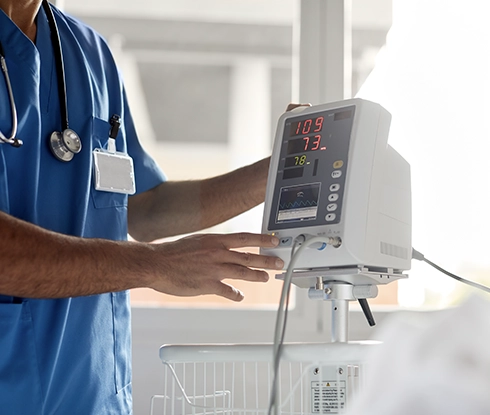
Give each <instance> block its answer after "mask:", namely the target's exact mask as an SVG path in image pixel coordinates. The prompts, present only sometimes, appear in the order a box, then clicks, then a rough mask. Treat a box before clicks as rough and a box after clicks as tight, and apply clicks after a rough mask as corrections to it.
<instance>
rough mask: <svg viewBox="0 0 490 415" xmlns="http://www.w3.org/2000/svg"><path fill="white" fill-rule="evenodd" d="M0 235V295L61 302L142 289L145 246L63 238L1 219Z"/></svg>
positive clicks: (143, 283) (10, 219) (145, 275)
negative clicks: (75, 298)
mask: <svg viewBox="0 0 490 415" xmlns="http://www.w3.org/2000/svg"><path fill="white" fill-rule="evenodd" d="M0 229H1V239H2V246H3V248H2V250H1V251H0V266H1V273H0V294H3V295H11V296H15V297H28V298H63V297H74V296H84V295H91V294H99V293H103V292H110V291H121V290H125V289H129V288H134V287H141V286H145V285H146V284H147V280H146V279H147V273H146V274H145V273H144V272H141V271H142V270H144V267H143V266H140V264H139V262H141V258H146V257H147V255H145V251H147V250H148V249H149V248H148V247H147V246H145V245H144V244H136V243H135V244H131V243H128V242H116V241H108V240H102V239H83V238H76V237H71V236H66V235H62V234H58V233H55V232H50V231H47V230H45V229H42V228H40V227H38V226H35V225H32V224H29V223H26V222H23V221H20V220H18V219H15V218H13V217H11V216H9V215H7V214H5V213H0Z"/></svg>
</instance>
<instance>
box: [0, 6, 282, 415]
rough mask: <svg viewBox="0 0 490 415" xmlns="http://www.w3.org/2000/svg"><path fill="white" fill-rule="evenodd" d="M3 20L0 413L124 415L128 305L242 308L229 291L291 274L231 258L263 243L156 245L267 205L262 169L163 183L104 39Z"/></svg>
mask: <svg viewBox="0 0 490 415" xmlns="http://www.w3.org/2000/svg"><path fill="white" fill-rule="evenodd" d="M0 9H1V10H0V61H1V64H2V72H3V73H2V75H1V76H2V77H3V80H1V81H0V139H1V141H2V144H0V238H1V239H0V240H1V249H0V413H2V414H23V415H24V414H25V415H36V414H43V415H48V414H62V415H65V414H84V415H89V414H97V415H109V414H118V415H120V414H130V413H131V412H132V406H131V367H130V361H131V355H130V350H131V343H130V336H131V335H130V308H129V298H128V292H127V290H128V289H130V288H134V287H150V288H153V289H155V290H157V291H161V292H164V293H168V294H174V295H180V296H193V295H201V294H217V295H220V296H223V297H226V298H228V299H230V300H234V301H240V300H241V299H242V298H243V294H242V293H241V292H239V291H238V290H237V289H235V288H234V287H233V286H231V285H228V284H225V283H223V282H222V280H223V279H224V278H227V279H242V280H247V281H259V282H264V281H266V280H267V274H266V273H265V272H264V271H261V270H258V269H261V268H262V269H281V268H282V265H283V264H282V263H281V261H280V260H277V259H276V258H274V257H267V256H261V255H256V254H247V253H238V252H235V251H234V250H233V248H241V247H267V246H273V245H275V244H277V242H278V241H277V240H276V239H275V238H272V237H270V236H267V235H257V234H248V233H242V234H230V235H197V236H191V237H187V238H183V239H180V240H177V241H175V242H171V243H163V244H149V243H147V242H148V241H152V240H155V239H157V238H162V237H165V236H170V235H178V234H183V233H190V232H193V231H196V230H199V229H204V228H207V227H209V226H212V225H214V224H216V223H219V222H222V221H224V220H226V219H228V218H230V217H233V216H235V215H237V214H239V213H241V212H243V211H246V210H247V209H250V208H251V207H253V206H254V205H257V204H258V203H260V202H262V201H263V199H264V193H265V183H266V176H267V169H268V160H267V159H266V160H262V161H259V162H257V163H256V164H253V165H250V166H247V167H244V168H242V169H240V170H237V171H234V172H231V173H229V174H226V175H223V176H220V177H216V178H211V179H208V180H203V181H195V182H194V181H189V182H170V181H167V180H166V177H165V176H164V174H163V173H162V171H161V170H160V169H159V167H158V166H157V165H156V164H155V162H154V161H153V160H152V159H151V157H150V156H149V155H148V154H146V153H145V151H144V150H143V149H142V147H141V145H140V143H139V142H138V139H137V136H136V133H135V129H134V125H133V121H132V118H131V113H130V111H129V108H128V103H127V101H126V97H125V93H124V89H123V85H122V81H121V78H120V76H119V74H118V71H117V68H116V66H115V64H114V61H113V58H112V56H111V54H110V52H109V50H108V48H107V46H106V44H105V43H104V41H103V40H102V39H101V38H100V36H99V35H97V34H96V33H95V32H94V31H93V30H92V29H90V28H89V27H87V26H85V25H83V24H82V23H80V22H78V21H77V20H75V19H73V18H71V17H68V16H66V15H64V14H63V13H61V12H60V11H59V10H57V9H56V8H55V7H53V6H50V5H48V4H47V3H44V4H43V3H42V1H41V0H0ZM51 16H52V17H51ZM53 22H54V23H55V24H54V23H53ZM60 46H61V47H60ZM4 81H5V82H4ZM65 92H66V93H65ZM65 104H66V105H65ZM101 155H102V156H104V157H99V156H101ZM119 156H120V159H118V160H119V161H120V162H121V163H122V164H118V160H116V159H117V158H118V157H119ZM104 160H109V164H108V165H104ZM129 160H132V164H133V167H132V168H130V165H131V162H130V161H129ZM114 163H115V164H114ZM94 164H96V165H97V166H98V167H100V174H101V177H102V178H101V179H100V177H99V179H100V183H99V179H97V180H95V179H94V177H95V176H94V174H93V171H94ZM107 166H109V167H107ZM115 166H116V167H117V168H116V167H115ZM121 166H122V168H121ZM114 169H116V170H117V174H111V173H112V172H114V171H116V170H114ZM133 171H134V173H133ZM121 180H122V182H121ZM128 183H129V188H128ZM133 185H134V186H135V189H136V194H134V195H131V196H128V194H129V193H132V190H131V186H133ZM111 189H114V190H116V191H111ZM133 190H134V189H133ZM217 204H219V207H218V206H217ZM128 231H129V233H130V234H131V235H132V236H133V237H134V238H135V239H136V240H138V241H142V242H128V241H127V234H128Z"/></svg>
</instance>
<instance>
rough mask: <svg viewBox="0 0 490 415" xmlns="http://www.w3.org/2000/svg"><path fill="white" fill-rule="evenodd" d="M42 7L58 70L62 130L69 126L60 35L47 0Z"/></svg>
mask: <svg viewBox="0 0 490 415" xmlns="http://www.w3.org/2000/svg"><path fill="white" fill-rule="evenodd" d="M43 9H44V12H45V13H46V17H47V18H48V23H49V29H50V31H51V43H52V44H53V53H54V58H55V61H56V68H57V70H58V71H59V72H60V73H58V74H57V77H56V78H57V80H58V96H59V100H60V109H61V124H62V126H63V128H62V130H61V131H62V132H63V131H65V130H66V129H68V128H69V123H68V102H67V98H66V81H65V64H64V62H63V51H62V49H61V37H60V33H59V30H58V25H57V24H56V20H55V18H54V14H53V10H51V7H50V5H49V3H48V1H47V0H43Z"/></svg>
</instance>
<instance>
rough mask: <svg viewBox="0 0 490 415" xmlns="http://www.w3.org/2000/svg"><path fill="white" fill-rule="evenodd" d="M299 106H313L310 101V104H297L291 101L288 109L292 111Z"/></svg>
mask: <svg viewBox="0 0 490 415" xmlns="http://www.w3.org/2000/svg"><path fill="white" fill-rule="evenodd" d="M298 107H311V104H309V103H308V104H296V103H294V102H291V103H290V104H288V106H287V108H286V111H292V110H294V109H295V108H298Z"/></svg>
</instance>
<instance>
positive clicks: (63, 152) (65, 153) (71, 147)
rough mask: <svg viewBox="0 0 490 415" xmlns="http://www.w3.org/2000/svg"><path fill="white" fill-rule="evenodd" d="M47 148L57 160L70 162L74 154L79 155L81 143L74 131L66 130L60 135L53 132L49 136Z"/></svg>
mask: <svg viewBox="0 0 490 415" xmlns="http://www.w3.org/2000/svg"><path fill="white" fill-rule="evenodd" d="M49 147H50V149H51V152H52V153H53V155H54V156H55V157H56V158H57V159H58V160H60V161H70V160H71V159H73V156H74V155H75V154H77V153H80V150H81V149H82V141H81V140H80V137H79V136H78V134H77V133H76V132H75V131H73V130H71V129H69V128H67V129H66V130H64V131H63V132H62V133H60V132H59V131H55V132H53V133H52V134H51V137H50V138H49Z"/></svg>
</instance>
